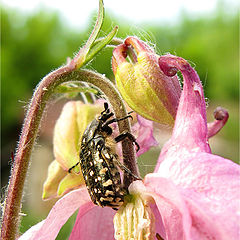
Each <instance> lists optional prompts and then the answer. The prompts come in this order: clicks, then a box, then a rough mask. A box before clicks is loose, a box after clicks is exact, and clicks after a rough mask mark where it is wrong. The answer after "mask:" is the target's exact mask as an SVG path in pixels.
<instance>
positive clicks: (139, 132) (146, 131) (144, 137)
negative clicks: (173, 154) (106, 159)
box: [132, 115, 158, 157]
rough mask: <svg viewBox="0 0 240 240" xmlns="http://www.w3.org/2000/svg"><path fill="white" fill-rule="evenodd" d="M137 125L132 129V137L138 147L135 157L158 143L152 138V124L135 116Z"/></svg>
mask: <svg viewBox="0 0 240 240" xmlns="http://www.w3.org/2000/svg"><path fill="white" fill-rule="evenodd" d="M137 120H138V121H137V123H135V124H134V125H133V127H132V132H133V135H134V136H135V138H136V140H137V143H138V144H139V146H140V149H139V151H138V152H137V154H136V155H137V157H138V156H140V155H141V154H143V153H144V152H146V151H148V150H149V148H151V147H154V146H157V145H158V142H157V141H156V139H155V138H154V136H153V122H152V121H150V120H147V119H145V118H143V117H141V116H140V115H137Z"/></svg>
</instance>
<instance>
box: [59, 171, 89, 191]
mask: <svg viewBox="0 0 240 240" xmlns="http://www.w3.org/2000/svg"><path fill="white" fill-rule="evenodd" d="M84 184H85V182H84V179H83V176H82V174H78V175H76V174H74V173H70V174H67V175H66V177H64V178H63V179H62V181H61V182H60V184H59V186H58V190H57V194H58V196H62V195H63V194H66V193H67V192H69V191H70V190H73V189H75V188H79V187H80V186H81V185H84Z"/></svg>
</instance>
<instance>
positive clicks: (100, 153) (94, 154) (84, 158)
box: [68, 102, 139, 210]
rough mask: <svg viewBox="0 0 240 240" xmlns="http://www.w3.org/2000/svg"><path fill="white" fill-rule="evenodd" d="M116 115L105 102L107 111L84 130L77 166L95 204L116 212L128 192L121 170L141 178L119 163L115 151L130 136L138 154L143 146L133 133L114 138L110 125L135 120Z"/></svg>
mask: <svg viewBox="0 0 240 240" xmlns="http://www.w3.org/2000/svg"><path fill="white" fill-rule="evenodd" d="M112 116H113V113H112V112H111V111H110V109H109V107H108V104H107V103H106V102H105V103H104V111H103V112H101V114H100V116H98V117H97V118H95V119H94V120H93V121H92V122H91V123H90V124H89V125H88V126H87V128H86V130H85V131H84V134H83V136H82V141H81V149H80V159H79V163H77V164H76V165H78V164H80V167H81V171H82V174H83V177H84V180H85V183H86V187H87V189H88V192H89V195H90V197H91V200H92V201H93V203H94V204H96V205H99V206H101V207H105V206H108V207H112V208H113V209H115V210H116V209H117V208H118V207H120V206H121V205H122V204H123V201H124V196H125V195H126V194H127V190H126V189H124V187H123V185H122V182H121V176H120V172H119V170H118V168H120V169H122V170H124V171H126V172H127V173H128V174H131V175H132V176H134V177H135V178H136V179H139V177H137V176H135V175H134V174H132V173H131V171H130V170H129V169H128V168H126V167H125V166H124V165H123V164H122V163H121V162H119V160H118V155H117V154H116V150H115V149H116V143H117V142H120V141H122V140H124V139H125V138H126V137H127V138H129V139H130V140H131V141H132V142H133V143H135V145H136V146H137V151H138V150H139V145H138V143H137V142H136V140H135V138H134V136H133V135H132V134H130V133H129V132H123V133H122V134H120V135H119V136H117V137H116V138H113V137H112V133H113V130H112V128H111V127H110V126H109V125H110V124H111V123H113V122H118V121H121V120H124V119H126V118H129V117H130V118H132V116H131V115H127V116H126V117H124V118H120V119H117V118H113V119H110V118H111V117H112ZM76 165H74V166H73V167H71V168H70V169H69V170H68V171H69V172H71V169H73V168H74V167H75V166H76Z"/></svg>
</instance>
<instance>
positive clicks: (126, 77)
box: [112, 37, 181, 125]
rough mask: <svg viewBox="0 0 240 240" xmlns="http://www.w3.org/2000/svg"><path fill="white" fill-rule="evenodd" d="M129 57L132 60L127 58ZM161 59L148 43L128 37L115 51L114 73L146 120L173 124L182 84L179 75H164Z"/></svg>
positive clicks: (136, 109) (134, 106)
mask: <svg viewBox="0 0 240 240" xmlns="http://www.w3.org/2000/svg"><path fill="white" fill-rule="evenodd" d="M127 56H129V58H130V60H131V61H127V59H126V58H127ZM158 58H159V56H158V55H157V54H155V53H154V51H153V50H152V49H151V48H150V47H149V46H148V45H147V44H146V43H144V42H143V41H141V40H139V39H137V38H136V37H128V38H127V39H126V40H125V42H124V44H121V45H118V46H117V47H116V48H115V49H114V51H113V58H112V67H113V72H114V74H115V78H116V84H117V87H118V90H119V91H120V93H121V95H122V97H123V98H124V100H125V101H126V102H127V103H128V105H129V106H130V107H131V108H132V109H133V110H134V111H136V112H137V113H139V114H140V115H142V116H143V117H145V118H147V119H150V120H153V121H156V122H159V123H161V124H167V125H172V124H173V122H174V119H175V116H176V112H177V107H178V102H179V98H180V94H181V87H180V84H179V80H178V78H177V76H173V77H168V76H166V75H165V74H163V72H162V71H161V69H160V67H159V65H158Z"/></svg>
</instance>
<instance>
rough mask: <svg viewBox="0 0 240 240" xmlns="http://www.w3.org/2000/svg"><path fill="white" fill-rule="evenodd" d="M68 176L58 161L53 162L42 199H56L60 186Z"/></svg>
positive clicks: (44, 185) (49, 168)
mask: <svg viewBox="0 0 240 240" xmlns="http://www.w3.org/2000/svg"><path fill="white" fill-rule="evenodd" d="M66 175H67V172H66V171H64V170H63V169H62V167H61V166H60V165H59V163H58V162H57V161H56V160H54V161H52V162H51V164H50V165H49V167H48V175H47V179H46V181H45V182H44V184H43V194H42V199H44V200H47V199H50V198H53V197H56V196H57V189H58V185H59V183H60V182H61V180H62V179H63V178H64V177H65V176H66Z"/></svg>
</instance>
